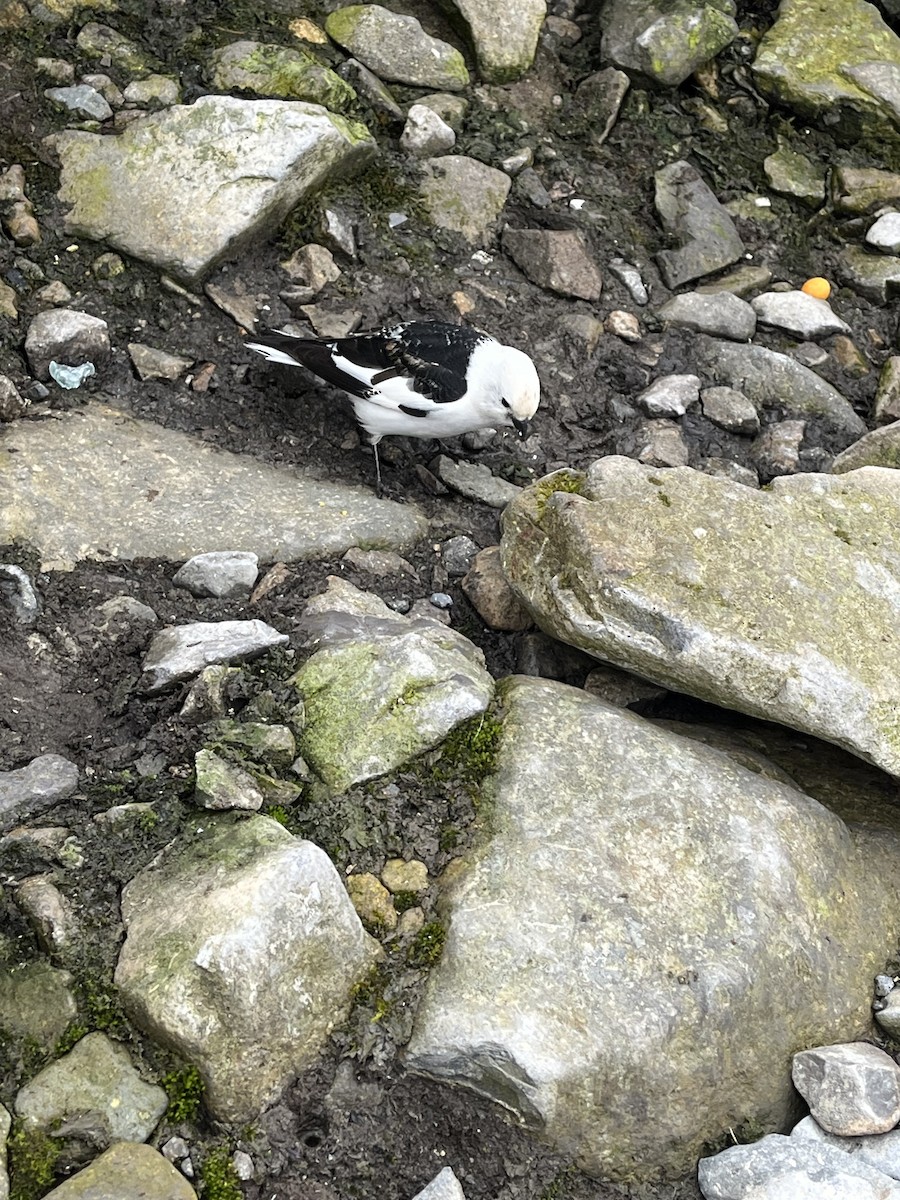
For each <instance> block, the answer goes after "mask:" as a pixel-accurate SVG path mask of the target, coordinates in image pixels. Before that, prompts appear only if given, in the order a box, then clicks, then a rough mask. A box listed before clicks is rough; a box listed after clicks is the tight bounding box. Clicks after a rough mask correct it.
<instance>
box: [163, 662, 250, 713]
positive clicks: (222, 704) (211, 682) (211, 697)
mask: <svg viewBox="0 0 900 1200" xmlns="http://www.w3.org/2000/svg"><path fill="white" fill-rule="evenodd" d="M239 678H240V670H239V668H237V667H226V666H223V665H218V666H214V667H205V668H204V669H203V670H202V671H201V672H200V674H199V675H198V676H197V678H196V679H195V680H194V682H193V683H192V684H191V687H190V691H189V692H188V694H187V696H186V698H185V701H184V704H183V705H182V706H181V712H180V713H179V714H178V715H179V716H180V717H181V718H182V720H184V721H190V722H191V723H192V724H194V725H199V724H201V723H202V722H204V721H212V720H214V719H216V718H217V717H224V716H225V713H226V711H227V709H228V688H229V686H230V685H231V684H234V683H237V682H238V680H239Z"/></svg>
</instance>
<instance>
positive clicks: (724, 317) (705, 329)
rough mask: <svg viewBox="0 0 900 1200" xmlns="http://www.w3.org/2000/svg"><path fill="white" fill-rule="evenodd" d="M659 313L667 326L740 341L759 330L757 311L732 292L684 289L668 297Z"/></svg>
mask: <svg viewBox="0 0 900 1200" xmlns="http://www.w3.org/2000/svg"><path fill="white" fill-rule="evenodd" d="M659 316H660V317H661V318H662V320H663V321H665V322H666V324H667V325H675V326H678V327H679V328H681V329H693V330H695V332H697V333H708V334H712V335H713V336H714V337H724V338H731V339H732V340H733V341H736V342H749V340H750V339H751V338H752V337H753V335H754V333H756V313H755V312H754V311H753V309H752V308H751V306H750V305H749V304H748V303H747V302H746V301H745V300H741V299H740V298H739V297H738V296H735V295H734V294H733V293H731V292H714V293H709V294H704V293H702V292H683V293H682V294H681V295H680V296H673V297H672V299H671V300H667V301H666V303H665V304H664V305H663V306H662V308H660V310H659Z"/></svg>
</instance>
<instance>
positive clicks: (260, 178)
mask: <svg viewBox="0 0 900 1200" xmlns="http://www.w3.org/2000/svg"><path fill="white" fill-rule="evenodd" d="M50 140H51V142H52V145H53V148H54V149H55V150H56V152H57V153H58V154H59V157H60V161H61V163H62V175H61V187H60V191H59V197H60V199H61V200H62V201H63V202H64V203H65V204H69V205H71V208H70V209H69V212H68V213H67V215H66V218H65V227H66V230H67V231H68V232H69V233H74V234H78V235H80V236H83V237H90V238H95V239H98V240H99V239H102V240H104V241H105V242H106V243H107V244H108V245H110V246H112V247H114V248H115V249H116V250H122V251H124V252H125V253H127V254H130V255H132V256H134V257H135V258H139V259H141V260H142V261H143V262H148V263H151V264H152V265H153V266H156V267H158V268H159V269H160V270H162V271H166V272H168V273H169V274H171V275H174V276H175V277H176V278H177V279H180V280H182V281H184V282H188V283H191V282H194V281H196V280H198V279H200V278H201V277H202V276H203V275H205V274H206V273H207V272H208V271H209V270H210V269H211V268H212V267H213V266H215V265H216V264H217V263H218V262H220V261H221V260H222V259H223V258H226V257H227V256H228V255H230V254H232V253H235V252H237V250H239V249H243V248H244V247H246V245H247V244H248V242H250V241H252V240H253V239H254V238H264V237H265V236H266V235H267V234H268V233H270V232H271V231H272V230H274V229H275V228H276V227H277V226H278V225H279V224H280V222H281V221H282V219H283V218H284V216H285V215H286V214H287V213H288V212H289V211H290V209H292V208H293V207H294V206H295V205H296V204H298V203H299V202H300V201H301V200H303V199H304V198H305V197H306V196H308V195H310V194H311V193H312V192H314V191H316V190H318V188H319V187H320V186H321V185H322V183H323V182H324V181H325V180H326V179H327V178H329V177H330V176H331V175H332V174H333V173H334V172H335V171H336V170H338V169H340V170H342V171H346V170H348V169H350V168H352V167H357V166H359V165H361V164H363V163H364V162H366V161H367V160H368V159H369V158H370V157H371V154H372V151H373V149H374V142H373V141H372V139H371V137H370V136H369V134H368V131H367V130H366V128H365V127H364V126H363V125H359V124H357V123H355V122H351V121H347V120H345V119H344V118H342V117H339V116H336V115H334V114H333V113H331V112H329V111H328V110H327V109H323V108H321V107H319V106H318V105H313V104H306V103H304V102H302V101H283V100H241V99H237V98H236V97H233V96H202V97H200V99H198V100H196V101H195V102H194V103H193V104H191V105H175V106H174V107H172V108H168V109H164V110H163V111H162V112H159V113H150V114H148V115H147V116H145V117H142V118H141V119H139V120H136V121H132V122H131V123H130V124H129V125H128V126H126V128H125V130H124V131H123V132H122V133H121V134H120V135H119V136H118V137H101V136H100V135H98V134H93V133H84V132H80V131H77V130H66V131H65V132H63V133H59V134H55V135H54V136H53V137H52V138H51V139H50ZM211 147H215V152H214V153H213V152H211ZM236 196H240V203H236V201H235V197H236ZM185 211H189V212H190V213H191V220H190V221H189V222H184V221H181V220H178V219H176V217H177V215H178V214H180V213H182V212H185Z"/></svg>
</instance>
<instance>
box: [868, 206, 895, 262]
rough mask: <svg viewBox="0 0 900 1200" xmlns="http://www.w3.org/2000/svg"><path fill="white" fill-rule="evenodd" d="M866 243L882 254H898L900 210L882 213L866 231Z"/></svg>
mask: <svg viewBox="0 0 900 1200" xmlns="http://www.w3.org/2000/svg"><path fill="white" fill-rule="evenodd" d="M866 244H867V245H869V246H874V247H875V249H876V250H880V251H881V252H882V253H883V254H900V212H888V213H884V214H883V215H882V216H880V217H879V218H878V220H877V221H874V222H873V223H872V224H871V225H870V226H869V228H868V230H867V231H866Z"/></svg>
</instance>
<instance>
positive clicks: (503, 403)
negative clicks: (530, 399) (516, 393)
mask: <svg viewBox="0 0 900 1200" xmlns="http://www.w3.org/2000/svg"><path fill="white" fill-rule="evenodd" d="M500 403H501V404H502V405H503V407H504V408H509V401H508V400H505V399H502V398H501V400H500Z"/></svg>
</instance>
